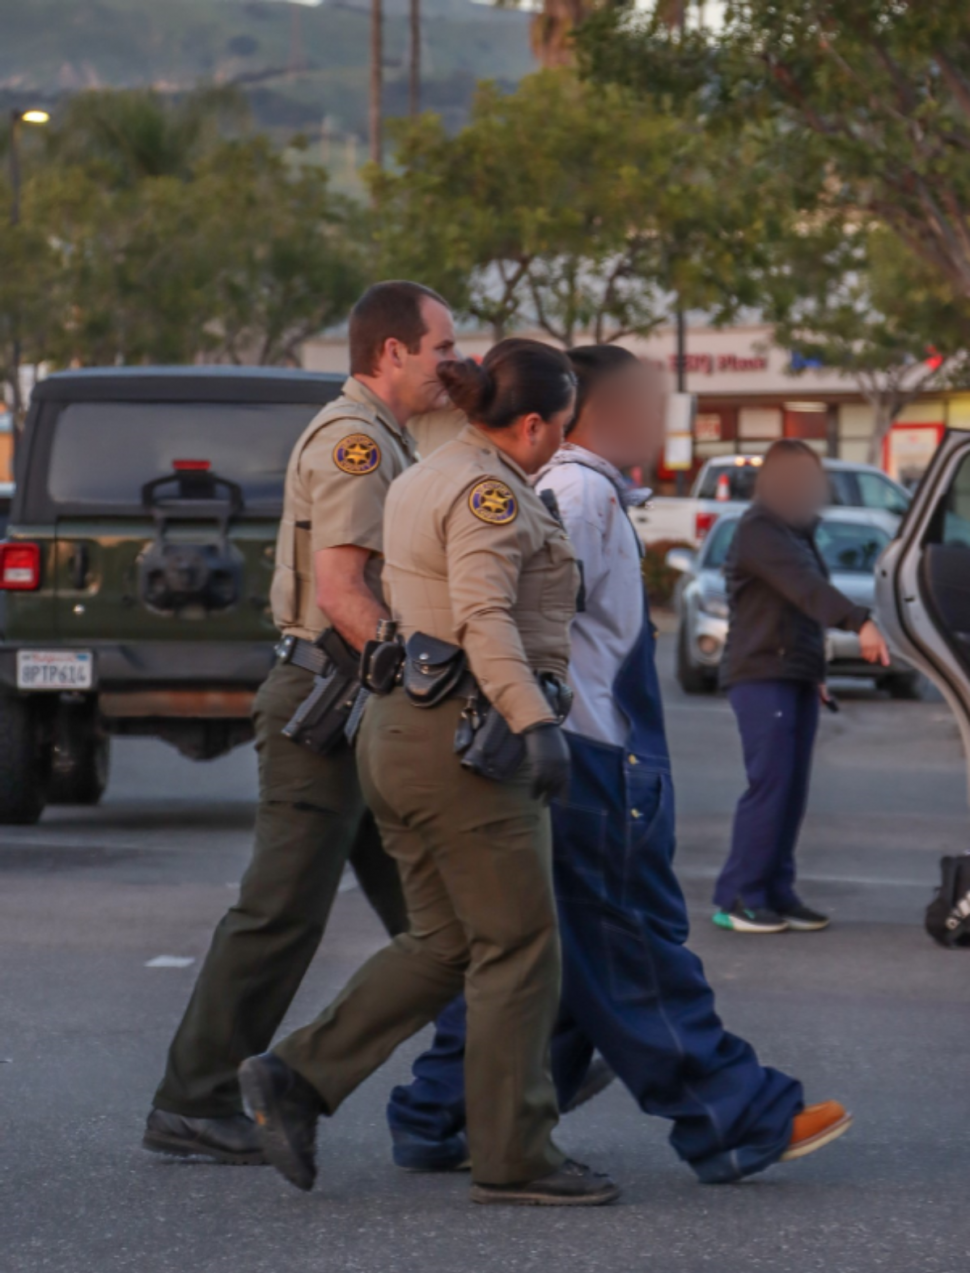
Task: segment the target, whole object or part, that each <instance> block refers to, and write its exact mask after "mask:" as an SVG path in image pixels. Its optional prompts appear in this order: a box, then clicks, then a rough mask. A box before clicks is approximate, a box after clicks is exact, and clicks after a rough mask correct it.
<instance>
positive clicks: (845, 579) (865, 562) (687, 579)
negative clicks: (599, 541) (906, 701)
mask: <svg viewBox="0 0 970 1273" xmlns="http://www.w3.org/2000/svg"><path fill="white" fill-rule="evenodd" d="M739 521H740V516H739V515H738V516H735V515H732V514H726V515H724V516H722V517H719V518H718V520H717V522H716V523H715V524H714V526H713V527H712V529H711V531H710V532H709V534H708V535H707V537H706V538H705V540H704V543H703V544H702V545H701V547H700V548H699V549H698V550H697V552H691V551H690V549H687V548H672V549H671V550H670V552H669V553H668V554H667V565H668V566H670V567H672V568H673V569H674V570H677V571H679V572H680V575H681V578H680V580H679V582H678V584H677V588H676V590H675V593H674V604H675V607H676V609H677V614H678V618H679V620H680V622H679V624H678V631H677V679H678V681H679V682H680V684H681V686H682V688H683V689H684V690H685V691H686V692H687V693H688V694H705V693H710V692H712V691H713V690H715V689H716V688H717V673H718V667H719V666H720V662H721V657H722V655H723V653H724V643H725V641H726V640H727V631H728V601H727V590H726V585H725V580H724V562H725V559H726V558H727V553H728V549H729V548H730V546H731V541H732V540H733V539H734V532H735V531H736V530H737V526H738V522H739ZM815 542H816V543H817V544H818V548H819V551H820V553H821V554H822V558H823V559H824V561H825V564H826V565H827V566H828V568H829V571H830V573H831V577H832V583H833V584H834V585H835V587H836V588H838V589H839V591H840V592H844V593H845V595H846V596H847V597H850V598H851V599H852V600H853V601H854V602H855V603H856V605H860V606H866V607H867V608H869V609H874V607H875V566H876V562H877V560H878V559H879V556H880V554H881V553H882V551H883V549H884V548H885V547H886V545H887V544H888V543H889V536H888V535H887V533H886V531H885V530H884V529H883V528H882V527H881V526H877V525H874V524H873V521H872V518H871V517H870V516H869V514H868V513H867V512H866V511H865V510H864V509H850V508H839V509H832V510H830V511H826V512H825V513H824V514H823V516H822V521H821V524H820V526H819V528H818V531H817V532H816V536H815ZM825 646H826V657H827V659H828V671H829V675H830V676H852V677H869V678H870V679H871V678H872V674H873V672H872V666H871V665H870V664H868V663H866V662H865V660H864V659H863V658H862V655H861V653H860V651H859V638H858V637H857V636H856V634H855V633H854V632H843V631H841V630H840V629H836V628H831V629H829V631H828V632H826V634H825ZM877 684H878V685H879V686H880V687H881V688H885V689H887V690H888V691H889V693H890V694H891V695H892V696H893V698H913V697H916V696H918V694H919V685H920V676H919V673H918V672H916V671H915V670H914V669H913V668H912V667H911V666H910V665H909V664H908V663H906V662H905V661H904V660H903V659H902V658H900V657H899V656H898V655H896V654H894V655H893V662H892V664H891V665H890V667H889V668H887V669H886V670H885V671H884V672H882V673H881V674H880V676H879V677H878V678H877Z"/></svg>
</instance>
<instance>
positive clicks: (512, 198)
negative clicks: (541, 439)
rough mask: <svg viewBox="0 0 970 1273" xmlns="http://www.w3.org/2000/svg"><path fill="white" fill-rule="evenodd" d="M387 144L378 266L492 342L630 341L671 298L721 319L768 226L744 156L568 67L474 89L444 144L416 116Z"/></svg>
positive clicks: (377, 181) (376, 183)
mask: <svg viewBox="0 0 970 1273" xmlns="http://www.w3.org/2000/svg"><path fill="white" fill-rule="evenodd" d="M397 137H398V151H397V164H396V167H395V169H394V170H392V171H387V172H383V173H381V172H376V171H374V170H372V171H371V173H370V182H371V189H372V194H373V198H374V204H375V216H374V225H375V230H374V234H375V240H376V246H377V249H378V260H379V271H380V272H381V273H383V274H394V273H401V274H408V275H412V276H414V277H418V278H422V279H424V280H425V281H427V282H429V283H430V284H432V285H433V286H436V287H437V288H438V289H439V290H440V291H441V292H442V293H443V294H444V295H446V296H447V297H448V299H449V300H450V301H451V302H452V304H453V305H454V306H455V307H456V309H457V310H458V311H459V312H460V313H462V314H464V315H466V316H468V317H470V318H473V319H475V320H477V321H478V322H481V323H483V324H485V325H487V326H489V327H490V328H491V329H492V331H493V332H494V334H495V336H496V337H500V336H501V335H503V334H504V333H505V332H506V331H507V330H508V329H509V328H510V327H511V326H512V325H513V324H515V323H523V322H524V323H535V324H536V325H538V326H539V327H540V328H541V329H543V330H544V331H546V332H547V333H548V334H549V335H550V336H552V337H553V338H555V339H556V340H559V341H562V342H563V343H565V344H569V343H571V342H572V341H573V340H574V339H575V337H576V336H577V335H578V334H579V333H583V332H588V333H590V334H591V335H592V336H593V337H594V339H596V340H600V341H602V340H615V339H618V338H620V337H621V336H626V335H634V334H641V335H642V334H645V333H647V332H649V331H651V330H653V329H654V328H655V327H656V326H658V325H659V324H660V323H662V322H664V321H666V320H667V318H668V316H669V313H670V308H671V299H672V297H673V296H675V295H677V296H680V297H681V298H682V299H683V302H684V303H685V304H686V305H688V306H691V307H696V308H704V309H706V310H708V311H710V312H711V313H712V314H714V315H715V316H716V317H719V318H727V317H729V316H730V314H731V313H733V312H734V311H735V310H736V309H737V307H738V306H739V305H741V304H744V303H745V302H746V301H747V300H748V299H749V291H750V289H749V280H750V279H751V278H753V262H754V260H755V258H756V257H757V256H758V254H759V253H760V252H761V251H762V250H763V245H764V243H765V242H766V241H767V240H768V239H769V238H770V237H771V236H772V235H773V234H774V233H775V230H774V229H773V228H772V223H773V219H774V218H775V217H776V216H777V215H778V208H779V205H778V204H777V200H776V193H777V192H776V191H775V190H774V189H773V187H772V182H771V175H770V174H769V173H759V172H758V169H757V164H756V154H755V152H754V150H751V152H750V155H748V156H747V160H748V161H746V155H745V153H744V150H745V146H744V145H742V146H740V147H739V146H737V145H735V146H733V147H732V149H731V151H730V153H728V152H727V151H724V150H722V149H719V148H718V146H717V145H716V144H713V143H712V141H711V139H710V138H709V137H708V135H707V134H706V133H705V132H704V130H703V129H698V128H696V127H695V126H694V124H693V121H691V120H690V119H689V118H684V117H682V116H679V115H677V114H674V113H671V112H669V111H666V110H664V109H662V108H660V107H658V108H657V109H650V110H646V109H644V107H643V105H642V103H640V102H638V101H636V100H635V99H634V98H633V97H632V96H631V95H630V94H629V93H627V92H626V91H624V90H622V89H618V88H613V87H608V88H606V89H602V88H600V87H593V86H590V85H584V84H583V83H581V82H580V81H578V80H577V79H576V77H575V76H573V75H572V74H570V73H568V72H564V71H555V72H554V71H547V72H541V73H539V74H537V75H535V76H530V77H528V78H527V79H526V80H524V81H523V82H522V84H521V85H520V86H519V88H518V89H517V90H516V92H514V93H511V94H505V93H502V92H500V91H499V90H498V89H497V88H496V87H495V86H493V85H484V86H482V88H481V89H480V91H479V95H478V98H477V100H476V103H475V106H474V109H473V112H472V119H471V122H470V124H469V125H468V126H467V127H466V128H464V129H463V130H462V131H461V132H460V133H458V134H457V135H456V136H453V137H449V136H448V135H447V133H446V132H445V130H444V128H443V126H442V125H441V123H440V121H438V120H436V119H435V118H433V117H427V116H426V117H424V118H422V119H421V120H420V121H419V122H418V123H417V124H416V125H413V126H403V127H402V126H398V132H397Z"/></svg>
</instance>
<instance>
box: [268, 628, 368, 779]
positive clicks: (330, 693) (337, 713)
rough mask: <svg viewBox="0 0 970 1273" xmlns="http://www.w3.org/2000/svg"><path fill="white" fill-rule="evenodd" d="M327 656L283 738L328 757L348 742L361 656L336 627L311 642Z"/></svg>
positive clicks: (358, 692)
mask: <svg viewBox="0 0 970 1273" xmlns="http://www.w3.org/2000/svg"><path fill="white" fill-rule="evenodd" d="M313 644H314V645H315V646H316V647H317V648H318V649H320V650H322V651H323V653H324V654H325V655H326V661H325V663H324V666H323V668H322V670H321V671H320V672H318V673H317V674H316V675H315V676H314V678H313V689H312V690H311V691H310V693H309V695H308V696H307V697H306V698H305V699H304V700H303V702H302V703H301V704H300V706H299V707H298V708H297V709H296V711H295V712H294V713H293V719H292V720H291V721H290V722H289V724H287V725H285V726H284V728H283V736H284V737H285V738H289V739H290V741H291V742H294V743H299V744H300V745H301V746H303V747H306V748H308V749H309V750H310V751H312V752H313V753H314V754H315V755H317V756H327V755H329V754H330V752H332V751H333V750H334V749H335V748H336V747H337V746H338V744H339V743H341V742H343V741H345V740H346V739H347V736H348V734H347V728H348V724H349V722H350V719H351V714H352V713H353V711H354V706H355V704H356V702H357V698H358V695H359V694H360V690H361V683H360V655H359V654H358V653H357V651H356V650H355V649H354V648H353V647H352V646H350V645H348V644H347V642H346V641H345V640H344V639H343V637H342V636H341V635H340V633H339V632H337V631H336V629H335V628H327V630H326V631H325V632H322V633H321V634H320V636H318V637H317V639H316V641H314V643H313Z"/></svg>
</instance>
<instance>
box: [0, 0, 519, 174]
mask: <svg viewBox="0 0 970 1273" xmlns="http://www.w3.org/2000/svg"><path fill="white" fill-rule="evenodd" d="M423 8H424V34H423V41H422V59H423V71H424V77H423V80H424V83H423V105H424V106H425V108H426V109H430V110H435V111H438V112H439V113H441V114H442V115H443V116H444V118H445V120H446V122H447V124H448V126H449V127H453V128H454V127H459V126H460V125H461V123H462V122H463V120H464V118H465V115H466V112H467V108H468V103H469V101H470V99H471V95H472V93H473V91H474V86H475V82H476V81H477V80H479V79H496V80H500V81H505V82H508V83H510V84H511V83H514V82H516V81H517V80H518V79H520V78H521V76H522V75H524V74H526V73H527V72H528V71H530V70H531V69H533V65H534V64H533V61H532V56H531V53H530V51H529V33H528V26H529V18H528V16H527V15H526V14H524V13H520V12H517V11H515V10H508V9H494V8H491V7H488V6H485V5H479V4H473V3H471V2H470V0H424V6H423ZM368 10H369V6H368V4H367V0H353V2H350V3H348V0H328V2H327V3H325V4H322V5H320V6H319V7H317V8H312V7H308V6H305V5H297V4H287V3H282V2H278V0H26V2H25V0H0V97H2V101H3V104H7V103H11V104H12V103H14V102H16V103H19V102H20V101H21V100H23V101H26V99H27V98H28V97H29V98H31V100H34V99H38V98H39V99H43V100H44V101H47V102H51V101H56V99H57V97H59V96H61V95H63V94H65V93H71V92H76V91H78V90H80V89H85V88H120V87H140V86H148V85H151V86H153V87H155V88H158V89H161V90H165V91H173V92H177V91H181V90H184V89H187V88H190V87H192V86H193V85H195V84H198V83H199V82H200V81H202V82H206V81H207V82H214V83H227V82H236V83H239V84H240V85H241V86H242V87H243V88H244V89H245V91H246V93H247V95H248V97H249V99H250V102H251V103H252V107H253V113H254V117H255V122H256V123H257V124H258V125H259V126H260V127H263V128H266V129H268V130H270V131H272V132H274V133H278V134H280V135H281V136H283V135H286V134H289V133H292V132H294V131H297V130H300V131H304V132H306V133H308V134H309V135H310V136H311V137H312V136H315V135H317V136H319V134H320V132H321V130H322V129H325V130H326V131H329V132H331V133H333V134H334V135H335V136H337V137H346V136H351V137H352V136H354V135H356V136H357V137H360V138H363V137H364V135H365V133H366V112H367V102H366V97H367V76H368V69H367V59H368V40H369V12H368ZM385 14H386V17H385V39H384V48H385V77H386V86H385V110H386V113H387V115H388V116H393V115H400V114H404V113H405V111H406V109H407V106H406V102H407V83H406V81H407V69H406V67H407V58H408V29H407V0H386V2H385ZM325 118H326V119H327V125H326V126H324V124H323V121H324V119H325ZM321 144H322V145H323V148H324V150H325V151H327V152H329V151H330V149H331V146H332V144H333V143H326V142H323V143H321ZM351 146H352V142H351ZM324 157H325V158H330V155H329V153H327V154H325V155H324Z"/></svg>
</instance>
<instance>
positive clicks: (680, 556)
mask: <svg viewBox="0 0 970 1273" xmlns="http://www.w3.org/2000/svg"><path fill="white" fill-rule="evenodd" d="M665 561H666V563H667V565H668V566H669V567H670V569H671V570H676V571H677V573H678V574H681V575H690V574H693V572H694V566H695V564H696V561H697V557H696V555H695V554H694V553H692V552H691V550H690V549H689V548H671V550H670V552H669V553H668V554H667V556H666V558H665Z"/></svg>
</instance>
